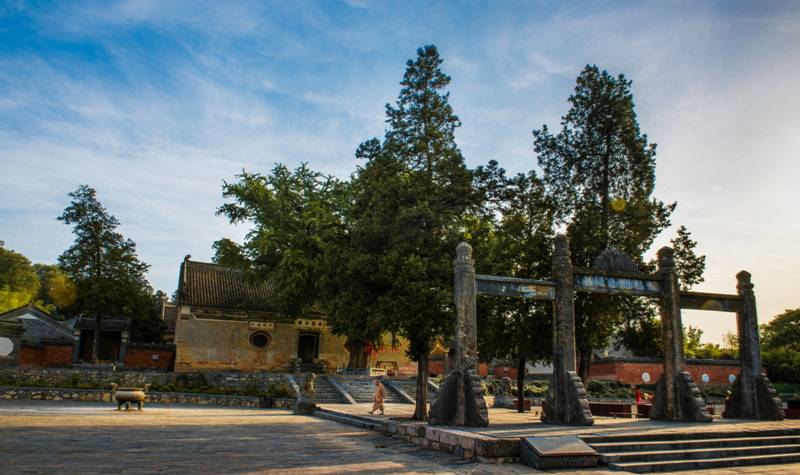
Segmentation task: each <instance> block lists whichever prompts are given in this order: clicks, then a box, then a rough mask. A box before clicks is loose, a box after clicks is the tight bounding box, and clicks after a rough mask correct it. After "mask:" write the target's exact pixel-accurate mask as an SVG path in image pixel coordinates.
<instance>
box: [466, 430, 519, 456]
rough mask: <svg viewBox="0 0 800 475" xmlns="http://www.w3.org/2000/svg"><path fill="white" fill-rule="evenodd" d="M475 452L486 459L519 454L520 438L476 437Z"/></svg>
mask: <svg viewBox="0 0 800 475" xmlns="http://www.w3.org/2000/svg"><path fill="white" fill-rule="evenodd" d="M475 454H476V455H477V456H478V457H483V458H485V459H497V458H501V457H518V456H519V439H518V438H509V439H503V438H496V437H488V436H483V435H481V436H477V437H475Z"/></svg>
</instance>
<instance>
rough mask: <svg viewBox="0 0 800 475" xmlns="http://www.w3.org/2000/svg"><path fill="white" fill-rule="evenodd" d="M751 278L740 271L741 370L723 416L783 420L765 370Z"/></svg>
mask: <svg viewBox="0 0 800 475" xmlns="http://www.w3.org/2000/svg"><path fill="white" fill-rule="evenodd" d="M750 277H751V276H750V273H749V272H747V271H741V272H739V273H738V274H736V290H737V293H738V294H739V297H741V309H740V311H739V312H736V323H737V328H738V332H739V364H740V367H741V372H740V374H739V377H738V378H737V379H736V381H735V382H734V384H733V388H732V391H731V397H730V399H729V400H728V401H727V404H726V408H725V412H723V413H722V416H723V417H726V418H738V419H769V420H783V417H784V413H783V403H782V402H781V400H780V397H778V393H777V391H775V389H774V388H773V387H772V384H771V383H770V381H769V379H767V376H766V375H765V374H764V373H762V372H761V346H760V343H759V338H758V314H757V313H756V296H755V293H754V292H753V283H752V282H751V280H750Z"/></svg>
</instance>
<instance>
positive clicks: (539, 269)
mask: <svg viewBox="0 0 800 475" xmlns="http://www.w3.org/2000/svg"><path fill="white" fill-rule="evenodd" d="M476 177H477V180H478V181H479V182H478V183H477V184H476V188H477V189H478V190H480V191H481V194H482V197H483V199H484V205H483V206H482V207H481V210H483V211H484V212H485V217H486V218H487V219H490V220H491V222H492V224H491V227H492V228H493V232H491V233H488V234H489V236H491V237H489V238H488V239H487V241H488V243H489V244H488V245H487V244H483V243H481V242H477V243H475V246H474V249H476V250H479V251H481V252H483V253H484V254H482V255H481V259H480V261H479V262H478V267H479V269H478V270H479V271H481V272H484V273H490V274H495V275H509V276H515V277H523V278H533V279H547V278H549V276H550V273H551V272H550V267H551V255H552V241H553V237H554V231H553V216H552V213H553V206H552V204H551V202H550V200H549V199H548V197H547V196H546V193H545V190H544V185H543V184H542V182H541V180H540V179H539V178H538V176H537V175H536V173H535V172H534V171H530V172H528V173H526V174H525V173H520V174H518V175H516V176H514V177H511V178H507V177H506V176H505V174H504V170H503V169H502V168H498V167H497V164H496V162H490V163H489V165H488V166H487V167H479V168H478V169H477V170H476ZM484 234H486V233H484ZM473 240H474V239H473ZM477 255H478V254H477V253H476V256H477ZM478 325H479V328H480V329H481V331H480V332H479V335H478V343H479V350H480V355H481V358H483V359H484V360H489V359H491V358H498V359H504V360H513V361H514V362H515V363H516V366H517V374H518V378H517V396H518V398H520V399H523V398H524V379H525V366H526V363H527V362H528V361H533V362H536V361H544V360H548V359H549V358H551V357H552V312H551V306H550V305H546V304H544V303H543V302H535V301H531V300H525V299H509V298H506V297H488V296H487V297H481V298H480V299H479V310H478ZM518 407H519V410H520V411H522V410H523V409H524V407H523V405H522V401H520V404H519V406H518Z"/></svg>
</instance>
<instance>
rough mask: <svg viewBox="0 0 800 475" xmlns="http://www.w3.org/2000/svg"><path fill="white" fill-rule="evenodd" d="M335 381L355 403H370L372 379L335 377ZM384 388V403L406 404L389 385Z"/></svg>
mask: <svg viewBox="0 0 800 475" xmlns="http://www.w3.org/2000/svg"><path fill="white" fill-rule="evenodd" d="M336 381H337V382H338V383H339V385H340V386H341V387H342V388H343V389H344V390H345V391H346V392H347V393H348V394H350V396H351V397H352V398H353V399H355V401H356V402H372V399H373V397H374V395H375V386H374V384H375V383H373V382H372V379H370V378H363V377H348V376H336ZM384 388H385V389H386V399H385V400H384V402H385V403H387V404H406V403H407V402H406V400H405V399H403V398H402V397H401V396H400V395H399V394H397V392H395V390H394V389H393V388H392V387H390V386H389V385H384Z"/></svg>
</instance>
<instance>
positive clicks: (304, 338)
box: [297, 332, 319, 363]
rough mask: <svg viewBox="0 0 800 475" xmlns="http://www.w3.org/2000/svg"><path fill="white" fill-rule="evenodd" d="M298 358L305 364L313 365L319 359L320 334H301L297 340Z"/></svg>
mask: <svg viewBox="0 0 800 475" xmlns="http://www.w3.org/2000/svg"><path fill="white" fill-rule="evenodd" d="M297 357H298V358H300V359H301V360H302V361H303V363H313V362H314V360H315V359H317V358H319V333H310V332H309V333H307V332H301V333H300V336H299V337H298V338H297Z"/></svg>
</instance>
